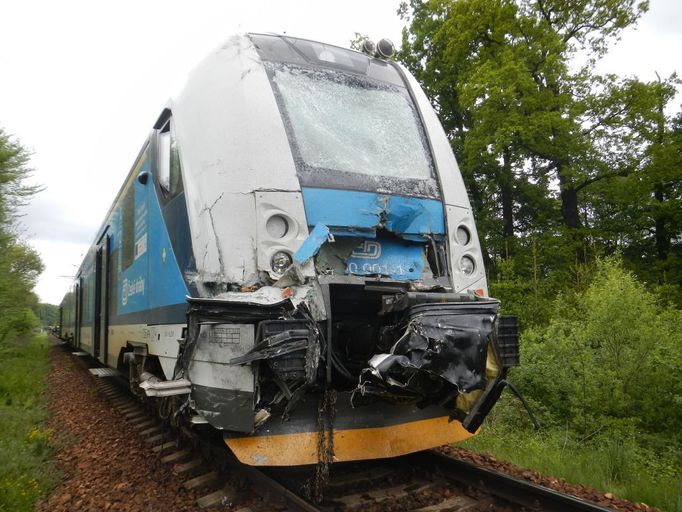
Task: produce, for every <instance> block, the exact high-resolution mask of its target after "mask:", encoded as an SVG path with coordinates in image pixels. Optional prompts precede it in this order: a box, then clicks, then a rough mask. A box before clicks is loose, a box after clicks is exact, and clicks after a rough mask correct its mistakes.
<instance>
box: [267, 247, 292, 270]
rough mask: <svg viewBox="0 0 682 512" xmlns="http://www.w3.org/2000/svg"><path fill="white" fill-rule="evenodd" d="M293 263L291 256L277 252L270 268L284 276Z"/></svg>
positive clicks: (271, 260)
mask: <svg viewBox="0 0 682 512" xmlns="http://www.w3.org/2000/svg"><path fill="white" fill-rule="evenodd" d="M292 263H293V260H292V259H291V254H289V253H288V252H284V251H277V252H276V253H275V254H273V255H272V258H271V259H270V267H271V268H272V271H273V272H275V273H277V274H284V272H285V271H286V270H287V269H288V268H289V267H290V266H291V264H292Z"/></svg>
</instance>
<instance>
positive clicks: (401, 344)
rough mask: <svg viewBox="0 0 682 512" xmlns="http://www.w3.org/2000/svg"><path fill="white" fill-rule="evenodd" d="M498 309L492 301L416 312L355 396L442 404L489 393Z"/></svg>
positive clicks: (373, 363) (429, 307)
mask: <svg viewBox="0 0 682 512" xmlns="http://www.w3.org/2000/svg"><path fill="white" fill-rule="evenodd" d="M498 308H499V303H497V302H493V301H487V302H481V303H477V304H476V303H468V304H467V303H459V304H457V303H451V304H437V303H432V304H422V305H418V306H413V307H411V308H410V309H409V310H408V314H407V320H406V322H405V323H403V324H402V329H403V331H402V335H400V337H399V339H398V340H397V341H396V342H395V343H394V344H393V346H392V347H391V349H390V351H389V353H388V354H377V355H375V356H374V357H373V358H372V359H371V360H370V364H369V367H368V368H366V369H365V370H363V372H362V374H361V375H360V382H359V384H358V387H357V388H356V390H355V394H356V395H360V396H368V395H374V396H378V397H383V398H388V399H399V400H402V399H404V398H405V396H406V395H407V396H409V395H412V397H413V398H415V399H420V400H421V401H422V402H423V403H438V402H439V403H442V402H443V401H449V399H450V398H454V397H456V396H457V395H458V394H463V393H469V392H471V391H474V390H479V389H484V388H485V387H486V385H487V378H486V361H487V353H488V343H489V342H490V340H491V339H492V335H493V328H494V321H495V318H496V316H497V310H498ZM396 330H397V329H396ZM357 398H359V397H357Z"/></svg>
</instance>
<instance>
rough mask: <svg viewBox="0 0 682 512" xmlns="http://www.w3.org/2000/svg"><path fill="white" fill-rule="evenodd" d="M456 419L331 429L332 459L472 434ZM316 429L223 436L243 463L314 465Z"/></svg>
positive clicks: (400, 451) (405, 449) (389, 452)
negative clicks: (273, 433) (314, 430)
mask: <svg viewBox="0 0 682 512" xmlns="http://www.w3.org/2000/svg"><path fill="white" fill-rule="evenodd" d="M471 436H472V434H470V433H469V432H467V431H466V430H465V429H464V427H462V424H461V423H460V422H459V421H452V422H448V418H447V416H442V417H440V418H431V419H428V420H419V421H412V422H409V423H400V424H398V425H392V426H390V427H377V428H358V429H349V430H335V431H334V461H335V462H344V461H351V460H364V459H381V458H386V457H397V456H399V455H405V454H406V453H412V452H418V451H421V450H427V449H429V448H433V447H435V446H441V445H444V444H448V443H456V442H458V441H464V440H465V439H468V438H469V437H471ZM317 440H318V433H317V432H294V433H291V434H277V435H272V436H268V435H262V436H261V435H258V436H250V437H234V438H227V437H226V438H225V443H226V444H227V446H229V447H230V449H231V450H232V451H233V452H234V454H235V455H236V456H237V458H238V459H239V460H240V461H241V462H242V463H244V464H249V465H251V466H300V465H304V464H317Z"/></svg>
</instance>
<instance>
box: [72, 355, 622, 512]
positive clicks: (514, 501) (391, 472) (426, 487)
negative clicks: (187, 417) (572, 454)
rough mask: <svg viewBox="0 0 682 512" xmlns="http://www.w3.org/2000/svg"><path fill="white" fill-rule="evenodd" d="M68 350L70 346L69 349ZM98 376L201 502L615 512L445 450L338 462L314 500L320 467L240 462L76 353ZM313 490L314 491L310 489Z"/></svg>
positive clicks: (418, 510) (301, 510) (312, 510)
mask: <svg viewBox="0 0 682 512" xmlns="http://www.w3.org/2000/svg"><path fill="white" fill-rule="evenodd" d="M65 348H67V349H68V347H65ZM72 355H73V356H74V357H76V358H78V359H79V360H80V361H82V362H83V366H85V367H86V368H88V370H89V371H90V373H92V374H93V375H94V376H95V377H96V385H97V389H98V392H99V393H100V394H101V395H102V397H103V398H104V399H105V400H107V401H108V402H109V404H110V405H111V406H112V407H113V408H115V410H116V411H117V412H118V414H120V415H122V416H123V417H124V418H125V419H126V421H127V422H128V424H129V425H130V427H131V429H132V430H133V431H134V432H135V433H136V435H138V436H140V437H141V438H142V439H143V442H144V444H145V445H147V446H148V447H149V448H150V449H151V450H152V452H153V453H155V454H156V463H158V464H165V465H170V466H171V468H172V471H173V473H175V474H176V475H179V476H181V477H182V478H183V479H184V483H183V484H182V485H183V487H184V488H185V489H187V490H201V491H200V492H201V497H200V498H198V500H197V507H198V508H201V509H218V508H220V509H222V510H230V511H238V512H260V511H266V510H267V511H287V510H289V511H297V512H359V511H363V512H364V511H366V512H388V511H402V510H405V511H413V512H464V511H483V510H486V511H492V510H500V511H502V510H503V511H517V510H519V511H520V510H539V511H553V512H608V510H610V509H607V508H604V507H601V506H599V505H596V504H593V503H591V502H588V501H585V500H582V499H580V498H577V497H575V496H570V495H567V494H564V493H560V492H557V491H555V490H552V489H549V488H546V487H542V486H539V485H536V484H532V483H529V482H527V481H524V480H520V479H517V478H514V477H511V476H508V475H505V474H502V473H498V472H495V471H491V470H489V469H486V468H483V467H480V466H476V465H474V464H471V463H469V462H465V461H462V460H459V459H454V458H452V457H449V456H447V455H444V454H442V453H439V452H437V451H427V452H420V453H417V454H412V455H408V456H404V457H397V458H394V459H388V460H381V461H368V462H357V463H343V464H335V465H334V466H332V468H331V472H330V476H329V482H328V483H327V485H326V487H325V493H324V499H323V500H322V501H321V502H320V503H313V502H312V501H311V500H309V499H308V498H307V497H306V496H307V494H310V492H309V489H310V483H311V478H312V475H313V473H314V470H311V468H309V467H304V468H296V467H295V468H266V469H262V468H256V467H252V466H246V465H243V464H241V463H239V462H238V461H237V460H236V458H235V457H233V456H232V454H231V453H230V452H229V451H228V450H227V447H226V446H225V445H224V444H223V443H222V442H215V443H207V442H205V441H203V440H201V439H198V438H197V436H194V435H193V434H192V432H190V431H189V430H186V429H182V428H172V427H171V426H170V425H169V424H168V423H165V424H164V423H163V422H161V421H160V420H159V418H158V417H156V416H155V415H154V411H152V410H151V409H150V408H149V407H148V406H146V405H145V404H144V403H143V402H142V401H141V400H139V399H138V398H137V397H135V396H134V395H133V394H132V393H130V392H129V391H128V389H127V387H126V385H125V381H124V380H123V379H119V378H117V376H118V375H117V373H116V372H115V371H114V370H110V369H109V368H99V367H97V366H96V363H95V362H94V361H93V360H92V359H90V358H89V357H88V356H87V354H85V353H82V352H78V351H72ZM307 490H308V491H307Z"/></svg>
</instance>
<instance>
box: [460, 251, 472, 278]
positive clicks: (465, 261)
mask: <svg viewBox="0 0 682 512" xmlns="http://www.w3.org/2000/svg"><path fill="white" fill-rule="evenodd" d="M459 270H460V271H461V272H462V273H463V274H464V275H466V276H470V275H471V274H473V273H474V270H476V263H474V259H473V258H472V257H471V256H462V257H461V258H460V259H459Z"/></svg>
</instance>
